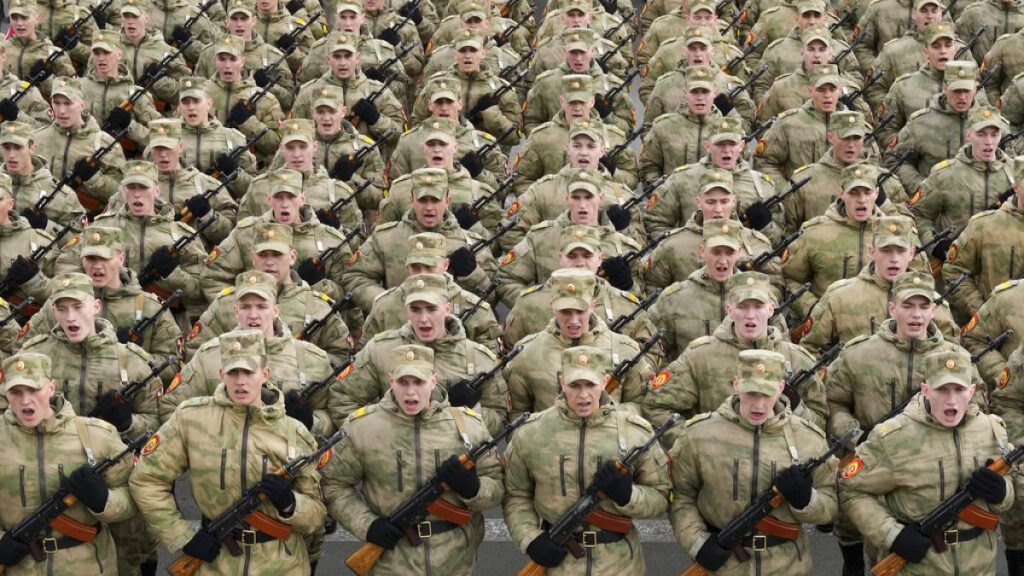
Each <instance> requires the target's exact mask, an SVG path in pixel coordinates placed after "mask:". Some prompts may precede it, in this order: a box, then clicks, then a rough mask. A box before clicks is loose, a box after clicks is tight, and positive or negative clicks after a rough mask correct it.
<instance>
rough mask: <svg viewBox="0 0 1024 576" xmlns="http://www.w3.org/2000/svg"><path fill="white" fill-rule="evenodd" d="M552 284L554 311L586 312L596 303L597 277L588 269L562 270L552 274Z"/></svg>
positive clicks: (552, 305) (552, 306)
mask: <svg viewBox="0 0 1024 576" xmlns="http://www.w3.org/2000/svg"><path fill="white" fill-rule="evenodd" d="M550 282H551V287H552V288H553V289H554V292H555V297H554V298H553V299H552V300H551V308H552V309H553V310H556V311H557V310H568V309H571V310H586V309H587V308H589V307H590V304H591V302H593V301H594V291H595V290H596V289H597V276H595V275H594V273H593V272H591V271H590V270H587V269H586V268H560V269H558V270H555V271H554V272H552V273H551V277H550Z"/></svg>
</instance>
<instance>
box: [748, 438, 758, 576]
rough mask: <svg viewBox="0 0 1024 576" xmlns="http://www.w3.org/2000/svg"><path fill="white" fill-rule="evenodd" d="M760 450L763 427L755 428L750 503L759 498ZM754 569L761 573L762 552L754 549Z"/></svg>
mask: <svg viewBox="0 0 1024 576" xmlns="http://www.w3.org/2000/svg"><path fill="white" fill-rule="evenodd" d="M760 452H761V427H760V426H758V427H756V428H754V450H753V467H752V470H751V472H750V503H751V504H753V503H754V499H755V498H757V494H758V490H757V476H758V469H759V468H760V466H761V463H760ZM754 571H755V573H756V574H758V576H760V574H761V553H760V552H758V551H756V550H755V551H754Z"/></svg>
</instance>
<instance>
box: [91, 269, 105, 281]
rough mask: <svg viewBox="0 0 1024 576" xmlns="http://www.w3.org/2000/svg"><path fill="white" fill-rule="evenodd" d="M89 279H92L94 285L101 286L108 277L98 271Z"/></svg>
mask: <svg viewBox="0 0 1024 576" xmlns="http://www.w3.org/2000/svg"><path fill="white" fill-rule="evenodd" d="M89 277H90V278H92V280H93V283H94V284H99V283H101V282H103V280H105V279H106V278H107V275H106V274H105V273H103V272H102V271H100V270H96V271H95V272H93V273H91V274H89Z"/></svg>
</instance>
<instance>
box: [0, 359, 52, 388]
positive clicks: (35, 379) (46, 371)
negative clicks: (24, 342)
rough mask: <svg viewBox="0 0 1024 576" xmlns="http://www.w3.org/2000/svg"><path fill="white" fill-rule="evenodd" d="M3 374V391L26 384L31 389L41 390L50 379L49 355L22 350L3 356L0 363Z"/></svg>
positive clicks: (0, 371)
mask: <svg viewBox="0 0 1024 576" xmlns="http://www.w3.org/2000/svg"><path fill="white" fill-rule="evenodd" d="M0 373H2V375H3V382H4V392H7V391H8V390H10V389H11V388H14V387H15V386H28V387H29V388H32V389H33V390H41V389H42V388H43V386H44V385H45V384H46V381H47V380H50V357H49V356H47V355H46V354H39V353H38V352H22V353H20V354H15V355H14V356H11V357H10V358H4V361H3V363H2V364H0Z"/></svg>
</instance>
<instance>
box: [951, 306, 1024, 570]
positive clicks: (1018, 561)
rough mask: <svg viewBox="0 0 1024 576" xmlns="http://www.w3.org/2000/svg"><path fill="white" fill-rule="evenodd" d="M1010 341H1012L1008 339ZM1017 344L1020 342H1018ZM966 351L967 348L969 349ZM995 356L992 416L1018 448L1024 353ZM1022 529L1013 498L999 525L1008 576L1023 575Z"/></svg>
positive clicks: (1021, 511)
mask: <svg viewBox="0 0 1024 576" xmlns="http://www.w3.org/2000/svg"><path fill="white" fill-rule="evenodd" d="M990 302H992V303H993V304H998V303H999V302H996V301H995V298H992V300H990ZM1011 340H1013V339H1012V338H1011ZM1017 340H1018V341H1019V338H1018V339H1017ZM965 343H966V342H965ZM968 349H970V348H969V347H968ZM1003 350H1005V348H1003ZM997 352H999V350H993V351H992V352H991V353H990V354H986V355H985V357H984V358H988V357H989V356H997V357H998V358H999V359H1000V362H999V364H1001V365H1003V369H1002V370H1001V372H1000V375H999V377H998V379H997V380H996V381H995V382H994V383H992V384H990V386H989V388H988V390H990V391H991V396H990V398H991V405H992V413H993V414H998V415H999V416H1000V417H1001V418H1002V419H1003V420H1004V421H1005V423H1006V432H1007V436H1008V438H1009V440H1010V441H1011V442H1014V443H1015V444H1014V445H1015V446H1019V445H1020V444H1019V443H1018V442H1021V441H1022V439H1024V427H1022V426H1021V424H1022V423H1024V421H1022V419H1021V416H1022V414H1021V406H1022V404H1021V391H1022V390H1024V383H1022V382H1021V375H1022V374H1024V356H1022V354H1024V352H1022V351H1021V349H1020V345H1019V343H1014V348H1013V353H1012V354H1010V353H1006V355H1005V356H1004V355H1003V354H1002V353H999V354H997ZM984 358H983V360H984ZM1004 358H1006V359H1007V360H1006V361H1005V362H1003V361H1002V360H1003V359H1004ZM983 364H984V361H982V362H979V363H977V364H976V366H977V367H978V368H981V367H982V365H983ZM983 375H984V374H983ZM1018 486H1020V483H1019V482H1015V483H1014V490H1016V489H1017V487H1018ZM1022 528H1024V508H1022V504H1021V501H1020V498H1018V497H1016V495H1015V498H1014V502H1013V507H1012V508H1010V509H1009V510H1007V511H1006V512H1004V513H1003V518H1002V520H1001V522H1000V532H1001V533H1002V536H1003V542H1004V543H1005V545H1006V564H1007V568H1008V572H1009V574H1010V575H1011V576H1017V575H1019V574H1020V573H1021V571H1024V532H1022Z"/></svg>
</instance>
